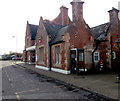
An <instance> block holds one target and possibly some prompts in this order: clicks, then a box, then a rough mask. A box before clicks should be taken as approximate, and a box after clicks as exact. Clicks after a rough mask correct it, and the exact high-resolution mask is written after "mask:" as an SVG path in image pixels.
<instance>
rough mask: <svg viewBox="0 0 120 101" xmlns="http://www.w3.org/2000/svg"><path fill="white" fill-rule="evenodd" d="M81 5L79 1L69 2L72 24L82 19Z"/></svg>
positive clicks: (81, 2)
mask: <svg viewBox="0 0 120 101" xmlns="http://www.w3.org/2000/svg"><path fill="white" fill-rule="evenodd" d="M83 3H84V2H83V1H81V0H73V1H72V2H71V5H72V16H73V22H76V21H78V20H80V19H83Z"/></svg>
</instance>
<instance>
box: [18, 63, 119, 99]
mask: <svg viewBox="0 0 120 101" xmlns="http://www.w3.org/2000/svg"><path fill="white" fill-rule="evenodd" d="M16 64H17V65H20V66H22V67H25V68H28V69H31V70H33V71H35V72H37V73H39V74H42V75H45V76H48V77H52V78H55V79H58V80H60V81H63V82H66V83H69V84H73V85H75V86H77V87H81V88H84V89H86V90H90V91H93V92H95V93H99V94H101V95H104V96H107V97H110V98H112V99H119V101H120V91H119V90H120V83H118V78H117V77H118V75H117V74H116V73H104V74H103V73H102V74H86V75H75V74H70V75H66V74H61V73H57V72H53V71H46V70H42V69H38V68H35V65H31V64H27V63H24V62H16Z"/></svg>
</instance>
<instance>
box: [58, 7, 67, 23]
mask: <svg viewBox="0 0 120 101" xmlns="http://www.w3.org/2000/svg"><path fill="white" fill-rule="evenodd" d="M60 14H61V19H62V22H61V23H62V25H68V24H69V19H68V18H69V17H68V8H66V7H65V6H62V7H60Z"/></svg>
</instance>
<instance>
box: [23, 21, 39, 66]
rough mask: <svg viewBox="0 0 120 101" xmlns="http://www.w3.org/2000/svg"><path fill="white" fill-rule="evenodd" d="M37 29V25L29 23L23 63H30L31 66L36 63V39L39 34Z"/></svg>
mask: <svg viewBox="0 0 120 101" xmlns="http://www.w3.org/2000/svg"><path fill="white" fill-rule="evenodd" d="M37 28H38V26H37V25H33V24H29V22H28V21H27V25H26V33H25V49H24V51H23V61H25V62H28V63H29V64H34V63H35V47H36V45H35V39H36V34H37Z"/></svg>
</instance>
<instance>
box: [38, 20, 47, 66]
mask: <svg viewBox="0 0 120 101" xmlns="http://www.w3.org/2000/svg"><path fill="white" fill-rule="evenodd" d="M40 40H41V42H40ZM41 47H44V64H41V63H40V59H39V55H40V50H39V48H41ZM36 54H37V57H38V61H37V62H36V63H37V65H42V66H46V67H48V66H49V45H48V35H47V32H46V30H45V27H44V24H43V19H42V18H41V20H40V24H39V27H38V31H37V36H36Z"/></svg>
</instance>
